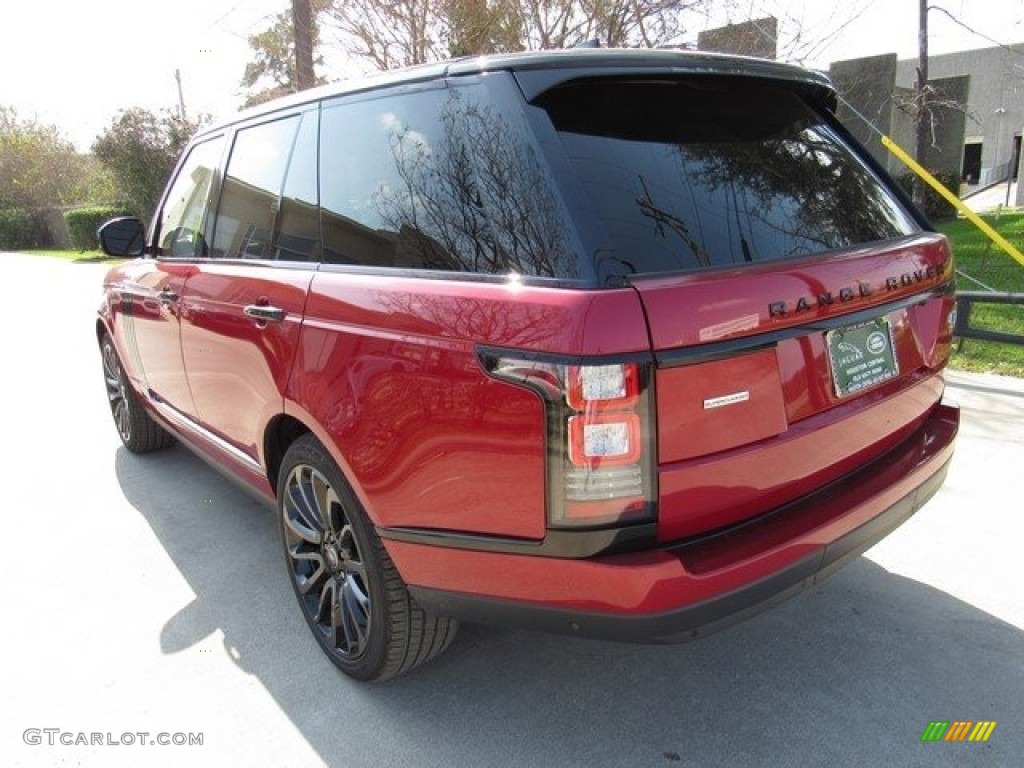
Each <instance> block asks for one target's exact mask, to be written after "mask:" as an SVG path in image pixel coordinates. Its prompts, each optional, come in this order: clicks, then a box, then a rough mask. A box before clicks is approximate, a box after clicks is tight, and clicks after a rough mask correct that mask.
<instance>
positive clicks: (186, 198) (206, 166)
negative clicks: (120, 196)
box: [159, 138, 224, 258]
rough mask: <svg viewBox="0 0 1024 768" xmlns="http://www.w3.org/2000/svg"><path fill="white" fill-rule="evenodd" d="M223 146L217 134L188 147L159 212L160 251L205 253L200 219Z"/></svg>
mask: <svg viewBox="0 0 1024 768" xmlns="http://www.w3.org/2000/svg"><path fill="white" fill-rule="evenodd" d="M223 146H224V139H223V138H216V139H211V140H210V141H206V142H203V143H202V144H196V145H195V146H194V147H192V149H191V150H190V151H189V154H188V157H186V158H185V162H184V163H182V165H181V170H179V171H178V175H177V176H176V177H175V178H174V182H173V184H171V189H170V191H169V192H168V193H167V198H166V200H165V201H164V207H163V210H161V212H160V236H159V237H160V241H159V255H161V256H172V257H175V258H194V257H199V256H206V255H207V254H206V242H205V241H204V239H203V235H202V232H203V219H204V217H205V215H206V210H207V205H208V203H209V202H210V184H211V183H212V181H213V174H214V171H215V170H216V168H217V164H218V163H219V162H220V155H221V151H222V149H223Z"/></svg>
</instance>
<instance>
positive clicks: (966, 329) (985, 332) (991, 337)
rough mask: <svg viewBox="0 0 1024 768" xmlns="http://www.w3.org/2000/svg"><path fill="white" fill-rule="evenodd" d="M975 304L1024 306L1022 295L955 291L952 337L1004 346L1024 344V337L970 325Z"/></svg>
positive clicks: (1023, 296)
mask: <svg viewBox="0 0 1024 768" xmlns="http://www.w3.org/2000/svg"><path fill="white" fill-rule="evenodd" d="M975 304H1017V305H1024V293H989V292H988V291H957V293H956V322H955V323H954V325H953V335H954V336H958V337H959V338H961V339H979V340H981V341H999V342H1002V343H1004V344H1024V335H1021V334H1019V333H1006V332H1005V331H993V330H989V329H986V328H975V327H974V326H972V325H971V312H972V310H973V309H974V305H975Z"/></svg>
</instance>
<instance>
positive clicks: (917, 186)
mask: <svg viewBox="0 0 1024 768" xmlns="http://www.w3.org/2000/svg"><path fill="white" fill-rule="evenodd" d="M919 3H920V5H919V11H918V12H919V24H918V85H916V93H914V101H915V103H916V106H918V111H916V113H915V114H914V128H915V145H914V147H913V154H914V158H913V159H914V160H916V161H918V163H919V164H920V165H922V166H924V167H925V168H927V167H928V163H927V162H926V160H925V156H926V155H927V154H928V145H929V144H930V143H931V135H932V114H931V110H930V109H929V105H928V96H929V91H928V0H919ZM913 202H914V203H915V204H916V206H918V207H919V208H920V209H921V210H923V211H924V210H925V181H924V179H922V178H919V177H918V176H914V179H913Z"/></svg>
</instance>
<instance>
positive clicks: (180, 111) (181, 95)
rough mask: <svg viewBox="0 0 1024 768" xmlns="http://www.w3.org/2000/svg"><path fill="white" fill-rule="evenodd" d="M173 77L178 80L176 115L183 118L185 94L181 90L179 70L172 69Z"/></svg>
mask: <svg viewBox="0 0 1024 768" xmlns="http://www.w3.org/2000/svg"><path fill="white" fill-rule="evenodd" d="M174 79H175V80H177V81H178V116H179V117H181V119H182V122H184V120H185V94H184V92H183V91H182V90H181V70H180V69H176V70H174Z"/></svg>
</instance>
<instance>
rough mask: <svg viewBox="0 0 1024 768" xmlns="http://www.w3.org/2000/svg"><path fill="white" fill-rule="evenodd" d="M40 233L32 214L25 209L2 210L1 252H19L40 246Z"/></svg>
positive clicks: (0, 220)
mask: <svg viewBox="0 0 1024 768" xmlns="http://www.w3.org/2000/svg"><path fill="white" fill-rule="evenodd" d="M38 239H39V232H38V230H37V228H36V222H35V219H33V218H32V214H31V213H29V212H28V211H26V210H25V209H23V208H4V209H0V250H8V251H13V250H18V249H20V248H32V247H34V246H36V245H38V242H37V241H38Z"/></svg>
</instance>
